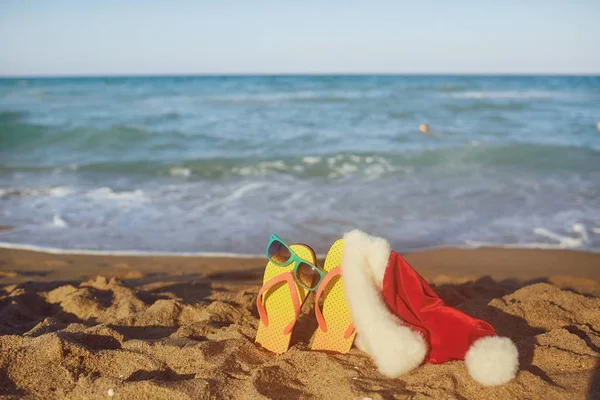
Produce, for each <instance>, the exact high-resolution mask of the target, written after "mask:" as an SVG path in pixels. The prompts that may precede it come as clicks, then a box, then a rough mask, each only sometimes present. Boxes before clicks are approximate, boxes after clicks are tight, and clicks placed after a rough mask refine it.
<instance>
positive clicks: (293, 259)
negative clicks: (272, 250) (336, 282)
mask: <svg viewBox="0 0 600 400" xmlns="http://www.w3.org/2000/svg"><path fill="white" fill-rule="evenodd" d="M273 242H279V243H281V244H282V245H283V246H285V248H286V249H288V251H289V252H290V258H288V259H287V261H285V262H283V263H281V264H279V263H276V262H275V261H273V259H272V258H271V257H270V256H269V247H271V244H273ZM265 254H266V255H267V259H268V260H269V262H270V263H272V264H273V265H275V266H277V267H285V266H287V265H290V264H291V263H292V262H295V264H294V273H293V276H294V281H296V283H297V284H298V285H300V286H302V287H303V288H304V289H306V290H310V291H313V290H317V288H318V287H319V285H320V284H321V282H322V281H323V278H325V276H326V275H327V273H326V272H325V271H321V269H320V268H319V267H317V266H316V265H315V264H313V263H311V262H309V261H307V260H305V259H304V258H301V257H299V256H298V255H297V254H296V253H295V252H294V250H292V249H291V248H290V246H288V245H287V243H286V242H284V241H283V240H281V238H280V237H279V236H277V235H275V234H272V235H271V238H270V239H269V243H268V244H267V247H266V249H265ZM301 263H304V264H307V265H309V266H310V267H312V269H313V270H315V271H317V273H318V274H319V282H317V284H316V285H315V287H314V288H310V287H308V286H306V285H305V284H303V283H302V282H301V281H300V279H298V276H297V271H298V267H299V266H300V264H301Z"/></svg>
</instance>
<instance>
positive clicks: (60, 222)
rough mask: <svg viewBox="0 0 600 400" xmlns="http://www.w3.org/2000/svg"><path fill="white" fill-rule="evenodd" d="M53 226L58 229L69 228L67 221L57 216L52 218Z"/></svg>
mask: <svg viewBox="0 0 600 400" xmlns="http://www.w3.org/2000/svg"><path fill="white" fill-rule="evenodd" d="M52 226H54V227H56V228H67V227H68V226H69V224H67V223H66V222H65V220H64V219H62V218H61V217H60V215H55V216H54V217H53V218H52Z"/></svg>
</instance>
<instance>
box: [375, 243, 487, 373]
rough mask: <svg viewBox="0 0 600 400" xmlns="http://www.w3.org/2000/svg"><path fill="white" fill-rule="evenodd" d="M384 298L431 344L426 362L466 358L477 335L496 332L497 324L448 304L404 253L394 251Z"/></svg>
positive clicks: (390, 306)
mask: <svg viewBox="0 0 600 400" xmlns="http://www.w3.org/2000/svg"><path fill="white" fill-rule="evenodd" d="M383 298H384V300H385V302H386V304H387V306H388V307H389V309H390V310H391V311H392V312H393V313H394V314H395V315H396V316H398V317H400V318H401V319H402V320H403V321H404V323H405V324H406V325H407V326H409V327H410V328H412V329H414V330H416V331H418V332H420V333H421V334H422V335H423V338H424V339H425V341H426V342H427V343H428V344H429V352H428V355H427V357H426V362H431V363H434V364H438V363H443V362H446V361H450V360H464V359H465V355H466V353H467V351H468V350H469V347H470V346H471V345H472V344H473V342H475V341H476V340H477V339H479V338H482V337H485V336H496V331H495V330H494V328H493V327H492V326H491V325H490V324H488V323H487V322H485V321H482V320H479V319H476V318H473V317H471V316H469V315H467V314H465V313H463V312H461V311H459V310H457V309H455V308H452V307H448V306H446V305H445V304H444V302H443V300H442V299H441V298H440V297H439V296H438V295H437V294H436V293H435V292H434V291H433V289H432V288H431V286H429V284H428V283H427V282H426V281H425V279H423V277H422V276H421V275H419V274H418V273H417V272H416V271H415V270H414V269H413V268H412V267H411V266H410V265H409V264H408V263H407V262H406V260H404V258H402V256H400V254H398V253H396V252H394V251H392V252H391V253H390V257H389V260H388V264H387V267H386V270H385V274H384V277H383Z"/></svg>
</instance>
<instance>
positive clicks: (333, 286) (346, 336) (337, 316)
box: [311, 239, 356, 353]
mask: <svg viewBox="0 0 600 400" xmlns="http://www.w3.org/2000/svg"><path fill="white" fill-rule="evenodd" d="M343 252H344V243H343V240H342V239H340V240H338V241H336V242H335V243H334V244H333V246H331V249H329V252H328V253H327V257H326V258H325V266H324V267H323V270H324V271H325V272H327V276H325V278H324V279H323V281H322V282H321V284H320V285H319V288H318V289H317V291H316V293H315V294H316V298H315V314H316V317H317V322H318V323H319V327H318V328H317V331H316V333H315V336H314V339H313V342H312V346H311V349H312V350H327V351H335V352H337V353H347V352H349V351H350V349H351V348H352V343H353V342H354V336H356V332H355V330H354V324H353V323H352V317H351V316H350V310H349V308H348V304H347V302H346V297H345V296H344V282H343V280H342V275H341V265H342V255H343ZM321 294H323V296H324V297H323V312H322V313H321V309H320V308H319V298H320V297H321Z"/></svg>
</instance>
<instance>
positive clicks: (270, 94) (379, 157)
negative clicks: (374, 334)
mask: <svg viewBox="0 0 600 400" xmlns="http://www.w3.org/2000/svg"><path fill="white" fill-rule="evenodd" d="M598 17H600V3H598V2H596V1H578V2H571V3H566V2H560V1H528V2H518V1H505V2H502V3H498V4H491V3H488V4H483V3H482V2H475V1H457V2H453V3H452V5H450V4H449V3H446V2H441V1H423V2H419V4H414V3H413V2H403V1H401V2H392V1H373V2H354V1H346V2H337V1H330V2H326V4H320V3H319V2H316V1H308V2H302V3H297V2H291V1H282V2H277V3H275V2H267V1H256V2H242V1H225V2H220V3H219V4H215V3H214V2H208V1H196V2H191V1H171V2H167V1H131V2H127V4H125V3H124V2H117V1H103V2H86V1H55V2H44V1H29V0H26V1H10V0H9V1H4V2H2V3H1V4H0V75H1V76H2V78H0V225H1V226H2V228H3V229H2V230H0V242H2V245H3V246H17V245H24V244H27V245H34V246H41V247H51V248H60V249H78V250H103V251H153V252H194V253H196V252H203V253H214V252H218V253H235V254H262V253H263V251H264V245H265V244H266V242H267V240H268V237H269V235H270V234H271V233H276V234H278V235H279V236H281V237H282V238H283V239H284V240H286V241H289V242H305V243H307V244H309V245H311V246H313V247H314V248H315V250H316V251H317V252H318V253H323V252H325V251H326V250H327V249H328V247H329V245H330V244H331V243H332V242H333V241H334V240H335V239H336V238H339V237H340V236H341V235H342V234H343V233H344V232H346V231H348V230H350V229H354V228H359V229H362V230H365V231H367V232H370V233H373V234H377V235H379V236H384V237H387V238H389V240H390V242H391V244H392V245H393V247H394V248H395V249H398V250H402V251H406V250H416V249H423V248H430V247H438V246H481V245H498V246H522V247H558V248H573V249H581V250H591V251H599V250H600V132H599V129H600V126H597V123H598V122H599V121H600V76H598V75H599V74H600V46H598V38H600V25H598V23H597V22H598V20H599V19H598Z"/></svg>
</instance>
